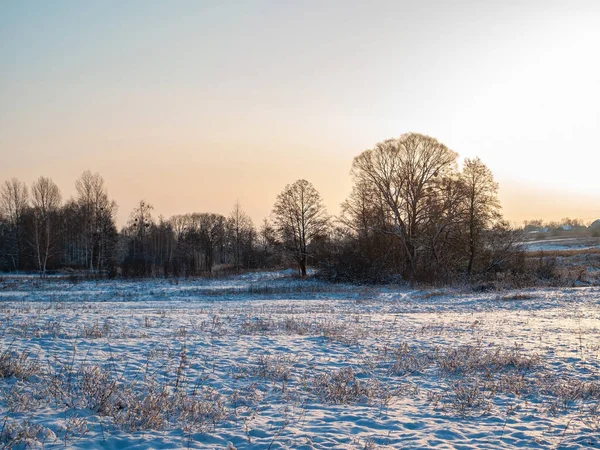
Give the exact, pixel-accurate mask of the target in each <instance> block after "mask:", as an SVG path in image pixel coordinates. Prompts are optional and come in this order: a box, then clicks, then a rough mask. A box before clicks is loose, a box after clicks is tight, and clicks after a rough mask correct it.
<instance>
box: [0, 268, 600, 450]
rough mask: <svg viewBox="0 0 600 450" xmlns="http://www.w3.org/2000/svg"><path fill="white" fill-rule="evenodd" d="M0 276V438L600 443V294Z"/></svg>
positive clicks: (81, 443)
mask: <svg viewBox="0 0 600 450" xmlns="http://www.w3.org/2000/svg"><path fill="white" fill-rule="evenodd" d="M289 275H290V273H289V272H283V273H263V274H251V275H245V276H240V277H235V278H231V279H228V280H216V281H206V280H204V281H179V282H178V283H172V282H168V281H146V282H126V281H118V282H112V281H105V282H98V283H96V282H80V283H69V282H67V281H61V280H51V281H47V282H41V281H39V280H36V279H31V278H20V279H10V278H5V279H4V280H3V281H0V334H1V340H0V420H1V422H2V423H1V424H0V430H1V431H0V446H6V447H8V448H10V447H11V446H15V447H16V448H24V447H36V446H38V447H40V448H42V447H43V448H61V447H65V446H66V447H73V448H82V449H88V448H115V449H116V448H140V449H141V448H209V449H213V448H215V449H227V448H229V449H231V448H237V449H244V448H261V449H262V448H264V449H267V448H271V449H277V448H286V449H288V448H289V449H297V448H304V449H310V448H315V449H316V448H319V449H330V448H340V449H345V448H357V449H363V448H367V449H371V448H429V447H435V448H463V449H470V448H507V447H519V448H565V449H567V448H594V447H598V446H600V403H599V402H600V379H599V377H598V374H599V369H600V359H599V358H600V328H599V326H600V322H599V319H600V288H599V287H586V288H564V289H538V290H521V291H505V292H492V293H477V294H475V293H472V292H467V291H460V290H431V291H410V290H402V289H395V288H392V287H385V288H383V287H382V288H365V287H353V286H346V285H330V284H325V283H321V282H317V281H300V280H296V279H293V278H290V277H289Z"/></svg>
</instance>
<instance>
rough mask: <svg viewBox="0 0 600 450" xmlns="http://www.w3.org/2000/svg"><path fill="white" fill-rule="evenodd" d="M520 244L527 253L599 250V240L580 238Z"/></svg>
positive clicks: (542, 240)
mask: <svg viewBox="0 0 600 450" xmlns="http://www.w3.org/2000/svg"><path fill="white" fill-rule="evenodd" d="M521 244H522V245H523V247H524V248H525V250H526V251H528V252H540V251H544V252H551V251H563V250H590V249H600V239H597V238H582V237H569V238H554V239H540V240H533V241H525V242H521Z"/></svg>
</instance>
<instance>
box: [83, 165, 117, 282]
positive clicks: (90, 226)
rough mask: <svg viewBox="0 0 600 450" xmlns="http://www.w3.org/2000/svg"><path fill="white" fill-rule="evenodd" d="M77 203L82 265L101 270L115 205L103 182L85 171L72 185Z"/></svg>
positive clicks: (92, 269)
mask: <svg viewBox="0 0 600 450" xmlns="http://www.w3.org/2000/svg"><path fill="white" fill-rule="evenodd" d="M75 187H76V189H77V203H78V205H79V207H80V208H81V210H82V213H83V224H82V227H83V241H84V250H85V263H86V266H87V267H89V269H90V270H91V271H94V268H96V269H98V270H99V269H102V268H103V264H104V262H105V259H106V255H105V252H106V247H107V241H106V238H107V233H108V230H109V229H110V228H112V227H113V226H114V223H113V222H114V216H115V214H116V211H117V204H116V203H115V202H111V201H110V200H109V198H108V192H107V190H106V187H105V186H104V179H103V178H102V177H101V176H100V174H98V173H92V172H90V171H89V170H86V171H85V172H83V173H82V174H81V176H80V177H79V179H78V180H77V181H76V182H75Z"/></svg>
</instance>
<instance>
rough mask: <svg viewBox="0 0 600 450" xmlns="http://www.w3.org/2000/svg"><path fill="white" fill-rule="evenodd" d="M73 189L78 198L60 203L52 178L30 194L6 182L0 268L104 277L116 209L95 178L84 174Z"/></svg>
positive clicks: (0, 202)
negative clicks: (61, 269) (84, 271)
mask: <svg viewBox="0 0 600 450" xmlns="http://www.w3.org/2000/svg"><path fill="white" fill-rule="evenodd" d="M75 186H76V190H77V195H76V197H75V198H73V199H70V200H69V201H67V202H66V203H64V204H62V196H61V193H60V189H59V188H58V186H57V185H56V184H55V183H54V182H53V181H52V180H51V179H50V178H46V177H40V178H38V179H37V180H36V181H35V182H34V183H33V184H32V186H31V190H29V189H28V188H27V186H26V185H25V183H23V182H21V181H19V180H17V179H15V178H13V179H11V180H8V181H6V182H5V183H4V185H3V186H2V188H1V189H0V269H2V270H5V271H7V270H13V271H20V270H38V271H39V272H40V274H41V275H42V276H43V275H45V274H46V272H47V271H48V270H51V269H56V268H57V267H77V268H86V269H89V270H90V271H92V272H94V271H101V272H102V271H105V270H107V269H108V268H109V267H111V266H112V264H113V253H114V246H115V243H116V238H117V229H116V226H115V221H114V218H115V214H116V211H117V205H116V203H115V202H114V201H110V200H109V197H108V193H107V190H106V187H105V185H104V180H103V179H102V177H101V176H100V175H98V174H93V173H91V172H89V171H86V172H84V173H83V174H82V175H81V177H80V178H79V179H78V180H77V181H76V183H75ZM30 192H31V193H30Z"/></svg>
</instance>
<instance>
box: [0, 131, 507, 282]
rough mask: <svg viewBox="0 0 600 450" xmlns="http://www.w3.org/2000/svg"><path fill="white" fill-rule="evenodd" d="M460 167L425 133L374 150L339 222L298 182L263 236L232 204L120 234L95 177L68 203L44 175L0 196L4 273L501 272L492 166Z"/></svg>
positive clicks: (363, 161) (502, 243)
mask: <svg viewBox="0 0 600 450" xmlns="http://www.w3.org/2000/svg"><path fill="white" fill-rule="evenodd" d="M457 159H458V155H457V154H456V153H455V152H453V151H451V150H449V149H448V148H447V147H446V146H444V145H443V144H441V143H439V142H438V141H437V140H435V139H433V138H431V137H428V136H424V135H421V134H415V133H410V134H405V135H402V136H400V137H399V138H397V139H390V140H387V141H384V142H381V143H378V144H377V145H375V146H374V147H373V148H372V149H369V150H366V151H364V152H362V153H361V154H360V155H358V156H357V157H356V158H355V159H354V162H353V164H352V177H353V181H354V184H353V188H352V192H351V194H350V196H349V198H348V199H347V200H346V201H345V202H344V203H343V205H342V214H341V216H340V217H338V218H332V217H330V216H329V215H328V214H327V211H326V209H325V207H324V205H323V201H322V198H321V196H320V194H319V193H318V191H317V190H316V189H315V188H314V187H313V186H312V185H311V184H310V183H309V182H308V181H306V180H298V181H296V182H295V183H293V184H290V185H288V186H286V187H285V189H284V190H283V191H282V192H281V193H280V194H279V195H278V196H277V198H276V201H275V204H274V206H273V211H272V216H271V220H267V219H265V221H264V223H263V224H262V226H261V227H260V229H257V228H256V227H255V226H254V224H253V223H252V221H251V220H250V218H249V217H248V215H247V214H246V213H245V212H244V211H243V209H242V208H241V206H240V205H239V203H236V204H235V205H234V207H233V209H232V211H231V213H230V214H229V216H227V217H225V216H223V215H220V214H211V213H193V214H185V215H178V216H174V217H171V218H169V219H164V218H162V217H159V218H158V219H155V218H154V217H153V208H152V206H151V205H149V204H148V203H146V202H144V201H141V202H140V203H139V204H138V206H137V207H136V208H135V209H134V211H133V212H132V213H131V218H130V220H129V222H128V224H127V225H126V226H125V227H124V228H123V229H122V230H121V232H120V233H118V232H117V229H116V225H115V214H116V210H117V206H116V204H115V202H114V201H111V200H110V199H109V196H108V193H107V190H106V187H105V185H104V181H103V179H102V177H101V176H100V175H99V174H93V173H91V172H89V171H88V172H84V173H83V174H82V176H81V177H80V178H79V179H78V180H77V181H76V192H77V195H76V196H75V198H73V199H70V200H68V201H67V202H66V203H64V204H63V203H62V201H61V200H62V199H61V194H60V190H59V189H58V187H57V186H56V185H55V184H54V183H53V182H52V180H50V179H49V178H44V177H41V178H39V179H38V180H37V181H36V182H34V183H33V185H32V186H31V189H27V186H25V184H24V183H22V182H20V181H19V180H16V179H13V180H9V181H7V182H5V184H4V185H3V186H2V189H1V191H0V269H3V270H34V269H35V270H38V271H39V272H40V274H42V275H45V274H46V273H47V271H48V270H55V269H63V268H73V269H85V270H88V271H90V272H93V273H118V272H121V273H122V274H123V275H125V276H157V275H163V276H170V275H175V276H193V275H198V274H203V273H212V272H213V271H214V270H215V267H217V266H219V267H227V268H230V269H232V270H236V271H239V270H242V269H252V268H269V267H277V266H281V265H283V264H285V263H286V262H288V261H294V262H295V263H296V264H297V267H298V269H299V273H300V274H301V275H302V276H306V273H307V267H308V266H316V267H320V268H321V269H322V273H323V274H325V275H326V276H328V277H330V278H332V279H337V280H352V281H385V280H386V279H389V278H390V277H398V276H400V277H402V278H403V279H406V280H413V281H414V280H434V279H441V278H444V279H446V278H448V277H455V276H465V277H469V278H471V277H473V276H474V275H481V274H485V273H488V272H489V271H493V270H497V269H498V268H499V267H500V266H501V264H502V262H503V261H505V260H506V258H507V255H509V254H510V253H511V251H512V249H513V248H514V245H513V244H514V241H515V238H514V235H513V233H512V232H511V230H510V229H509V228H508V226H507V225H506V223H505V222H504V221H502V218H501V215H500V205H499V202H498V197H497V191H498V185H497V184H496V183H495V182H494V179H493V176H492V173H491V172H490V170H489V169H488V168H487V167H486V166H485V165H484V164H483V163H482V162H481V161H480V160H479V159H477V158H476V159H466V160H465V162H464V165H463V168H462V170H459V169H458V163H457ZM29 192H30V193H31V194H29Z"/></svg>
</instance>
